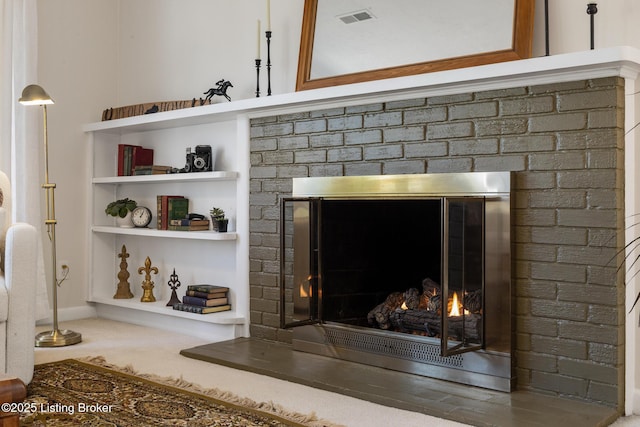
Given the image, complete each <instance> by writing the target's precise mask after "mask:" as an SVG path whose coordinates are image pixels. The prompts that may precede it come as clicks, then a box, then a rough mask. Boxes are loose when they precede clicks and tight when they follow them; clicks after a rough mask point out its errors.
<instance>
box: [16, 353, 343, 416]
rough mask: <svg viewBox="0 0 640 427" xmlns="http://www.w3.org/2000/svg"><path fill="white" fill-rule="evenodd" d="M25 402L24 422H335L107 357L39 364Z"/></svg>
mask: <svg viewBox="0 0 640 427" xmlns="http://www.w3.org/2000/svg"><path fill="white" fill-rule="evenodd" d="M24 403H25V404H24V405H23V406H24V409H25V410H24V411H23V412H22V414H21V416H20V425H21V426H34V427H35V426H52V427H57V426H100V427H103V426H104V427H106V426H189V427H205V426H206V427H212V426H225V427H226V426H233V427H236V426H239V427H245V426H246V427H249V426H270V427H272V426H293V427H295V426H303V427H320V426H327V427H328V426H331V424H330V423H326V422H323V421H322V420H319V419H317V418H316V417H315V415H314V414H311V415H302V414H296V413H291V412H287V411H286V410H284V409H283V408H281V407H280V406H278V405H275V404H273V403H257V402H254V401H252V400H250V399H243V398H239V397H237V396H234V395H232V394H230V393H226V392H222V391H220V390H217V389H206V390H205V389H200V388H199V387H198V386H195V385H193V384H191V383H187V382H185V381H183V380H177V379H168V378H158V377H154V376H149V375H140V374H136V373H135V372H134V371H133V370H132V369H131V368H129V367H127V368H118V367H116V366H113V365H109V364H107V363H106V362H105V361H104V359H102V358H93V359H90V360H83V361H80V360H72V359H68V360H63V361H59V362H53V363H47V364H42V365H37V366H36V368H35V373H34V377H33V381H32V382H31V384H29V387H28V390H27V400H26V401H25V402H24ZM333 427H336V426H335V425H333Z"/></svg>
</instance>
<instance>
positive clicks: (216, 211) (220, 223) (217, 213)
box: [209, 206, 229, 233]
mask: <svg viewBox="0 0 640 427" xmlns="http://www.w3.org/2000/svg"><path fill="white" fill-rule="evenodd" d="M209 214H210V215H211V227H212V229H213V231H219V232H220V233H224V232H226V231H227V226H228V225H229V220H228V219H227V218H225V213H224V210H222V209H221V208H216V207H215V206H214V207H213V208H211V210H210V211H209Z"/></svg>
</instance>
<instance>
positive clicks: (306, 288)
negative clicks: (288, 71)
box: [298, 276, 313, 298]
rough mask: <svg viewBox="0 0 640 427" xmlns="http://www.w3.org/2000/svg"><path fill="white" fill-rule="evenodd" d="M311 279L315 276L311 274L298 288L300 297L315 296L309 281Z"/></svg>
mask: <svg viewBox="0 0 640 427" xmlns="http://www.w3.org/2000/svg"><path fill="white" fill-rule="evenodd" d="M311 279H313V277H312V276H309V277H307V280H306V281H305V282H303V283H300V289H299V290H298V294H299V295H300V298H310V297H311V296H313V291H312V288H311V286H310V283H309V282H310V281H311Z"/></svg>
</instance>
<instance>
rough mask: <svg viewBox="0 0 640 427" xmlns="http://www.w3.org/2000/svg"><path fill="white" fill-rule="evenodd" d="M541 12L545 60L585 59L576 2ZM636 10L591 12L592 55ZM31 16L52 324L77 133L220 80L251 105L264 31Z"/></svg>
mask: <svg viewBox="0 0 640 427" xmlns="http://www.w3.org/2000/svg"><path fill="white" fill-rule="evenodd" d="M441 1H444V0H441ZM549 3H550V13H549V15H550V29H549V32H550V37H551V42H550V52H551V54H552V55H556V54H560V53H565V52H572V51H581V50H588V49H589V43H590V36H589V16H588V15H587V14H586V3H587V2H586V1H584V0H550V1H549ZM639 3H640V2H638V1H637V0H607V2H606V3H605V2H601V4H599V5H598V8H599V12H598V14H596V16H595V22H596V48H604V47H610V46H617V45H633V46H636V47H640V27H639V26H637V25H635V23H637V22H639V21H640V4H639ZM543 5H544V1H543V0H537V4H536V6H537V11H536V19H535V40H534V56H542V55H544V52H545V47H544V19H543ZM302 6H303V1H302V0H272V1H271V8H272V10H271V16H272V29H273V39H272V47H273V49H272V51H273V54H272V62H273V68H272V74H273V75H272V87H273V93H274V94H279V93H286V92H292V91H293V90H294V88H295V77H296V67H297V56H298V48H299V38H300V36H299V34H300V26H301V18H302ZM38 7H39V25H38V29H39V50H40V54H39V60H40V62H39V67H38V72H39V76H40V82H39V83H40V84H41V85H42V86H43V87H45V89H46V90H47V91H48V92H49V93H50V94H51V96H52V97H53V98H54V99H55V100H56V105H54V106H52V107H51V108H49V137H50V144H51V150H52V153H51V164H50V169H51V179H52V181H53V182H56V183H57V184H58V189H57V192H56V198H57V206H56V209H57V217H58V222H59V226H58V230H59V231H58V259H59V260H66V261H68V262H69V264H70V266H71V269H72V270H71V274H70V278H69V280H68V281H67V282H66V283H65V284H64V285H63V287H62V288H61V289H60V291H59V306H60V309H61V311H60V313H61V315H60V316H61V319H64V317H65V314H64V313H65V308H69V307H75V306H80V305H83V304H84V278H85V275H86V269H85V265H84V264H85V243H86V239H87V227H88V225H87V224H86V222H85V219H84V214H83V212H82V210H83V209H84V206H85V203H86V199H85V194H84V192H85V188H86V182H87V179H88V173H87V170H86V169H85V167H84V164H85V157H86V147H85V145H86V144H85V139H84V134H83V133H82V131H81V126H82V125H83V124H85V123H88V122H95V121H99V120H100V117H101V112H102V110H103V109H105V108H108V107H117V106H122V105H129V104H137V103H144V102H154V101H168V100H181V99H191V98H193V97H198V96H200V95H201V94H202V92H204V91H206V90H207V89H209V88H210V87H212V86H213V85H214V83H215V82H216V81H217V80H218V79H221V78H225V79H228V80H231V82H232V83H233V85H234V87H233V88H232V89H230V90H229V94H230V96H231V97H232V99H233V100H238V99H243V98H251V97H254V96H255V94H254V91H255V68H254V58H255V55H256V21H257V19H261V20H262V25H263V26H262V29H263V30H264V29H265V26H266V0H181V1H179V0H118V1H113V0H56V1H50V0H39V1H38ZM265 57H266V46H265V45H264V40H263V45H262V58H263V60H264V59H265ZM263 65H264V61H263ZM262 71H263V73H262V76H263V78H262V81H261V88H262V89H263V94H264V91H266V79H265V78H264V76H265V74H264V68H263V70H262ZM218 102H221V101H220V98H219V97H218ZM224 102H226V101H224Z"/></svg>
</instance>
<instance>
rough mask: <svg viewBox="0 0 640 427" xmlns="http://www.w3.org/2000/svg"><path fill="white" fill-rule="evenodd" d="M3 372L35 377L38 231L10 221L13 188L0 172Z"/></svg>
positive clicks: (0, 363)
mask: <svg viewBox="0 0 640 427" xmlns="http://www.w3.org/2000/svg"><path fill="white" fill-rule="evenodd" d="M0 191H1V195H0V256H1V257H2V259H1V260H0V375H2V374H5V375H7V376H11V377H17V378H20V379H21V380H22V381H23V382H24V383H26V384H28V383H29V382H30V381H31V379H32V377H33V365H34V337H35V303H36V289H37V285H36V282H37V273H36V271H37V268H36V264H37V255H36V251H37V248H38V244H37V231H36V228H35V227H34V226H32V225H30V224H25V223H15V224H12V223H11V187H10V184H9V179H8V178H7V175H6V174H4V173H3V172H1V171H0Z"/></svg>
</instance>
